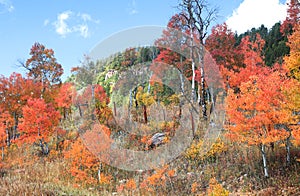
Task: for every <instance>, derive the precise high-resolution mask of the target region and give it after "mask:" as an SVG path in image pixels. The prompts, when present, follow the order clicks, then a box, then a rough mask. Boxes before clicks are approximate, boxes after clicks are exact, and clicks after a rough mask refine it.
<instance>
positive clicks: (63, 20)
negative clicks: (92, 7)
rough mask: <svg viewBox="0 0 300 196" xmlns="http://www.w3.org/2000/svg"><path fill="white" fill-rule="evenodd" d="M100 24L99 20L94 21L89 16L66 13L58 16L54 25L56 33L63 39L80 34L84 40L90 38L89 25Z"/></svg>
mask: <svg viewBox="0 0 300 196" xmlns="http://www.w3.org/2000/svg"><path fill="white" fill-rule="evenodd" d="M92 23H94V24H99V20H94V19H93V18H92V17H91V16H90V15H89V14H86V13H78V14H75V13H74V12H72V11H69V10H68V11H64V12H62V13H60V14H58V15H57V20H56V21H54V22H53V23H52V24H53V26H54V27H55V31H56V33H57V34H59V35H60V36H61V37H66V36H67V35H68V34H71V33H78V34H79V35H80V36H82V37H83V38H87V37H89V36H90V31H89V25H90V24H92ZM45 24H46V25H47V24H48V22H47V20H45V21H44V25H45Z"/></svg>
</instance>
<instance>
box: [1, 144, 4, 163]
mask: <svg viewBox="0 0 300 196" xmlns="http://www.w3.org/2000/svg"><path fill="white" fill-rule="evenodd" d="M1 150H2V153H1V159H2V161H3V160H4V146H2V147H1Z"/></svg>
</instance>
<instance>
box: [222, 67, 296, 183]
mask: <svg viewBox="0 0 300 196" xmlns="http://www.w3.org/2000/svg"><path fill="white" fill-rule="evenodd" d="M257 69H258V68H257ZM261 69H265V71H263V70H261ZM259 70H261V71H260V73H259V74H257V75H252V76H250V78H249V80H248V81H247V82H243V83H242V84H241V86H240V92H239V93H234V92H233V90H230V91H229V94H228V98H227V108H226V111H227V115H228V118H229V119H228V120H229V124H228V125H227V129H228V130H229V133H228V136H229V137H230V138H231V139H232V140H233V141H238V142H244V143H247V144H248V145H257V146H259V147H260V150H261V154H262V158H263V166H264V173H265V176H266V177H268V168H267V159H266V154H265V145H266V144H269V143H271V142H275V141H280V140H284V139H286V138H287V137H289V135H290V133H289V132H288V131H287V130H286V129H284V128H283V127H281V126H278V125H286V123H287V119H289V116H290V115H291V113H289V112H286V111H285V110H284V107H285V103H286V102H287V99H286V97H285V93H284V89H282V86H284V85H285V82H286V81H285V78H284V76H283V75H282V73H280V71H278V70H272V69H270V68H265V67H264V68H260V69H259Z"/></svg>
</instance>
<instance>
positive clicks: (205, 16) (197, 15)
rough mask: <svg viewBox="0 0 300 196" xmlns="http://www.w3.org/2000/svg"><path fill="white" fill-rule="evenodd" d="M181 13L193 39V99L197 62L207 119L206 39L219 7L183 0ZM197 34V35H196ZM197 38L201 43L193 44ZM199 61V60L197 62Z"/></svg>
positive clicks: (204, 1) (198, 0) (201, 0)
mask: <svg viewBox="0 0 300 196" xmlns="http://www.w3.org/2000/svg"><path fill="white" fill-rule="evenodd" d="M179 8H180V10H181V15H182V16H183V17H184V18H185V19H186V21H187V23H186V25H187V28H188V29H189V33H190V39H191V44H190V48H191V59H192V71H193V77H192V99H193V97H194V96H195V69H196V66H195V63H197V64H198V66H199V69H200V74H201V79H200V82H199V83H198V100H197V101H198V103H199V105H201V109H202V116H203V118H204V119H205V120H206V119H207V103H206V100H207V96H206V90H205V88H206V87H205V69H204V47H203V44H204V39H205V37H206V36H207V34H208V30H209V29H208V28H209V27H210V25H211V23H212V22H213V21H214V20H215V19H216V15H217V9H216V8H209V5H208V3H207V0H182V3H181V4H180V5H179ZM195 36H196V37H195ZM195 40H197V41H199V42H200V44H199V45H195V44H193V43H194V41H195ZM196 61H197V62H196Z"/></svg>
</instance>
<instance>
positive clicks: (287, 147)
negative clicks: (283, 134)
mask: <svg viewBox="0 0 300 196" xmlns="http://www.w3.org/2000/svg"><path fill="white" fill-rule="evenodd" d="M290 138H291V133H290V135H289V137H288V138H286V163H287V165H289V164H290V162H291V150H290V148H291V141H290Z"/></svg>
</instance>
